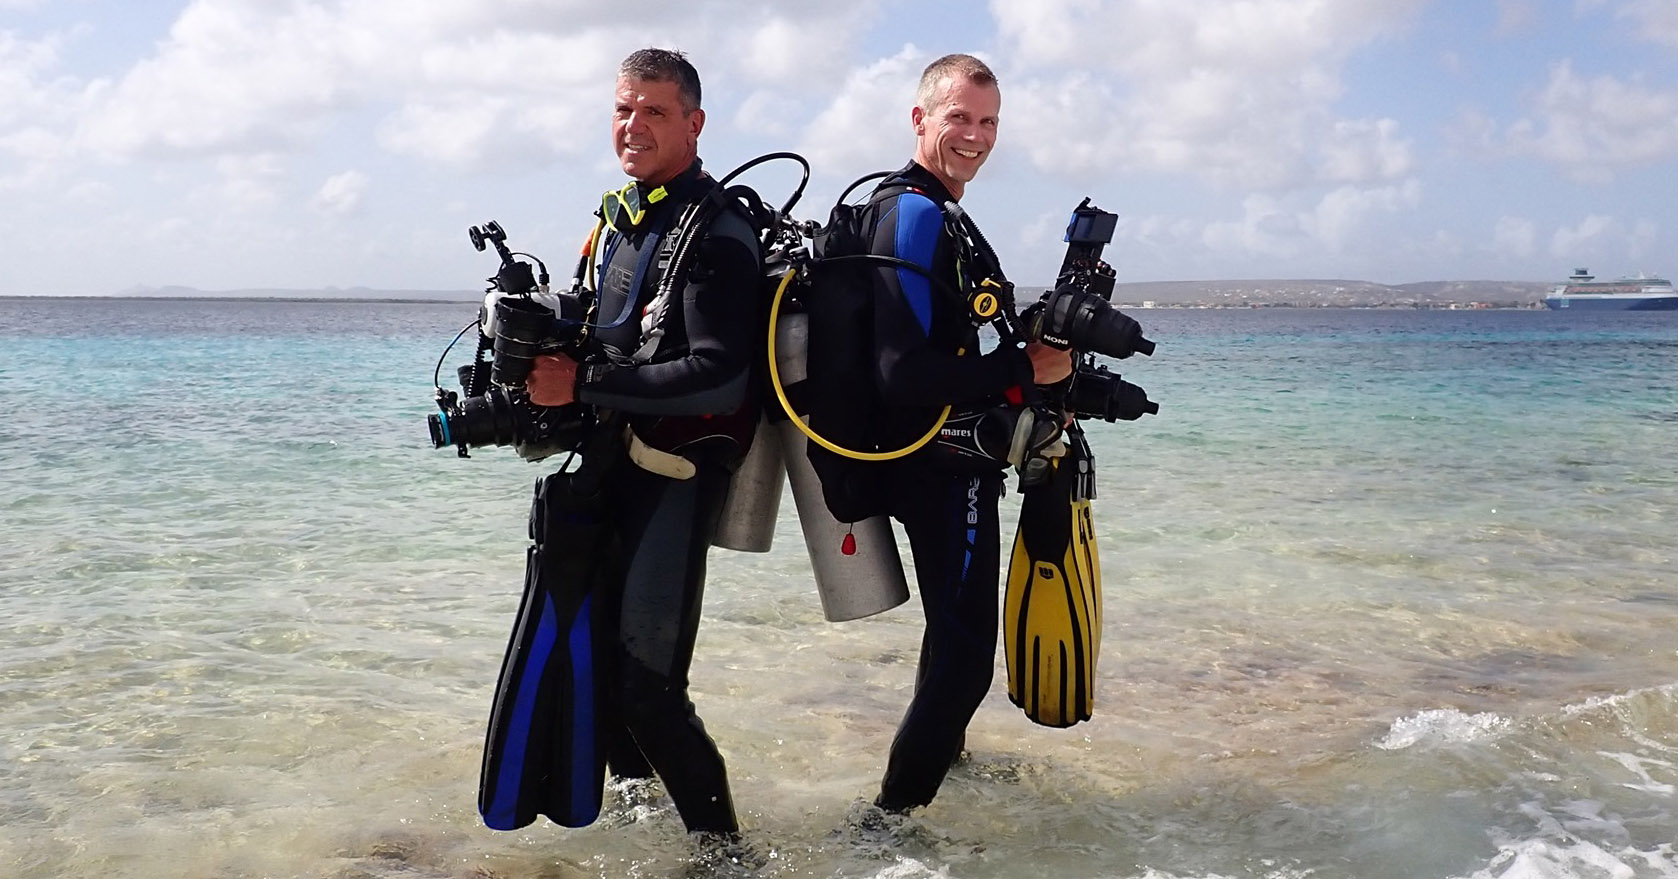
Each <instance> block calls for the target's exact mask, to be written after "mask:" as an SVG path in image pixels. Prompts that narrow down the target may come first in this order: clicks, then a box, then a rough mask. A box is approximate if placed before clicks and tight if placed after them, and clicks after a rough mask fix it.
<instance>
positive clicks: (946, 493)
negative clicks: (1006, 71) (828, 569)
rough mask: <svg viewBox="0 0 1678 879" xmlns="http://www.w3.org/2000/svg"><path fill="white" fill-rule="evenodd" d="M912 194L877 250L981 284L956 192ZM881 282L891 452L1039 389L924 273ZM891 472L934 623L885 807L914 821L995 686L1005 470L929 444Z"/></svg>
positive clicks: (886, 207)
mask: <svg viewBox="0 0 1678 879" xmlns="http://www.w3.org/2000/svg"><path fill="white" fill-rule="evenodd" d="M904 185H907V186H910V187H913V188H912V189H911V190H909V191H904V192H901V193H899V194H896V195H890V196H887V197H885V198H883V199H881V200H880V201H878V202H876V203H875V204H874V206H873V207H871V209H870V211H871V213H870V215H869V216H868V217H867V219H868V221H869V223H870V226H871V228H872V233H873V234H872V239H871V240H872V245H871V252H873V253H875V254H879V255H884V256H890V257H896V258H899V259H905V260H909V261H912V262H914V263H917V264H919V265H922V266H925V267H927V268H929V269H931V270H932V271H933V272H934V273H935V274H936V275H937V276H938V277H940V278H942V279H944V280H945V281H947V282H948V283H949V285H950V287H952V288H956V289H959V287H960V284H959V282H958V279H959V278H960V277H961V275H963V274H965V275H967V276H968V277H970V278H972V276H973V273H974V272H975V271H976V270H977V267H973V266H968V267H963V268H962V271H961V272H958V267H957V264H956V260H957V256H956V254H957V248H956V246H955V241H954V240H953V239H952V237H951V235H950V234H949V233H948V232H947V231H946V229H945V225H944V212H943V210H942V208H941V207H940V206H941V205H942V204H944V203H945V202H946V201H950V200H952V199H951V198H950V194H949V192H948V190H946V189H945V188H944V186H943V184H942V183H940V182H939V181H938V179H937V178H936V177H934V176H933V175H932V174H931V173H930V172H928V171H927V170H926V169H925V168H922V167H921V166H920V165H918V164H915V163H913V162H911V163H910V164H909V166H908V167H906V168H904V169H902V170H901V171H898V172H896V173H895V174H893V175H892V176H891V177H888V178H887V179H886V180H885V181H883V182H882V183H881V184H880V188H881V189H887V188H895V187H900V186H904ZM873 273H874V276H875V285H874V343H875V358H876V362H877V363H878V364H879V366H878V372H877V374H876V375H875V383H876V385H877V387H878V390H879V393H880V396H881V399H882V400H883V401H884V412H883V413H882V417H881V418H880V419H879V421H878V422H877V423H878V424H880V425H881V434H882V436H881V444H882V447H884V448H900V447H902V446H903V445H905V444H907V443H908V442H910V441H912V440H914V439H915V438H917V437H919V436H920V435H921V434H924V433H925V432H926V430H927V428H928V427H929V426H930V425H931V424H932V421H933V419H934V418H936V417H937V415H938V412H939V410H940V409H941V408H942V407H943V406H945V405H946V404H953V405H955V406H957V407H958V408H959V407H961V406H963V405H964V404H982V403H986V402H988V401H993V400H994V401H996V402H1000V401H1001V400H1002V398H1003V395H1004V394H1005V393H1006V392H1008V391H1009V390H1010V389H1016V388H1020V387H1023V386H1027V385H1029V384H1030V383H1031V379H1032V370H1031V361H1030V359H1029V358H1028V357H1026V355H1025V353H1024V351H1023V350H1021V349H1019V348H1017V347H1012V346H1000V347H998V348H996V349H995V350H993V351H991V352H990V353H988V354H980V353H979V337H978V331H977V330H976V329H975V328H974V326H973V324H972V322H971V321H970V320H969V319H968V316H967V308H966V305H965V303H963V302H962V301H959V300H956V299H955V298H954V297H953V296H952V295H951V294H950V293H948V292H946V291H944V290H943V289H942V288H941V287H940V286H938V285H936V284H933V283H932V282H931V281H930V280H928V279H927V278H926V277H925V276H923V275H922V274H920V273H919V272H916V271H914V270H912V269H907V268H890V267H878V268H876V269H874V270H873ZM974 280H976V278H974ZM958 352H961V353H958ZM888 466H890V467H891V468H892V471H893V472H892V474H891V476H890V478H888V479H886V480H884V482H885V483H886V484H887V485H888V486H890V488H889V491H888V498H887V503H888V507H889V509H890V512H891V515H892V517H893V518H895V519H897V520H898V521H899V522H900V523H902V525H903V528H904V531H905V533H906V534H907V535H908V537H909V546H910V549H911V551H912V553H913V556H914V562H915V580H916V585H917V587H918V590H919V592H920V597H921V607H922V609H923V611H924V612H925V614H926V631H925V633H924V635H923V636H922V639H921V652H920V665H919V668H918V670H917V674H916V687H915V695H914V698H913V699H912V700H911V701H910V703H909V709H908V711H907V713H905V714H904V716H903V721H902V723H901V724H900V725H899V726H898V729H897V735H896V736H895V738H894V739H893V740H892V746H891V756H890V758H889V760H888V762H887V764H886V774H885V779H884V780H883V781H882V783H881V787H880V796H879V798H878V800H877V802H878V803H879V805H881V806H882V807H884V808H887V809H891V810H895V811H902V810H906V809H909V808H911V807H914V806H921V805H925V804H926V803H929V802H931V801H932V798H933V796H934V795H936V794H937V793H938V786H939V785H940V784H941V783H942V782H943V780H944V775H945V774H946V772H948V770H949V767H950V764H951V763H952V762H953V761H954V760H955V759H956V757H957V755H958V753H959V751H960V749H961V744H962V740H963V737H964V735H965V733H966V729H967V724H968V721H970V720H972V718H973V713H974V712H975V711H977V710H978V707H979V703H980V702H981V701H983V700H984V697H985V694H986V692H988V691H989V689H990V683H991V675H992V671H993V669H994V667H995V657H996V638H997V627H998V620H997V580H998V577H999V576H1000V573H1001V570H1000V566H1001V559H1000V554H1001V546H1000V544H1001V535H1000V528H999V524H998V521H997V499H998V497H999V495H1000V494H1001V490H1002V481H1003V470H1002V468H1003V467H1004V466H1005V465H1003V464H1001V463H998V464H996V465H994V466H991V467H977V468H976V467H975V466H974V465H973V464H972V463H971V462H967V463H957V462H954V461H952V460H950V459H949V458H947V457H940V456H939V455H938V453H937V452H936V451H935V450H933V449H932V448H931V447H927V448H923V449H922V450H921V451H918V452H915V453H914V454H911V455H909V456H907V457H905V458H902V459H899V460H897V461H894V462H890V464H889V465H888Z"/></svg>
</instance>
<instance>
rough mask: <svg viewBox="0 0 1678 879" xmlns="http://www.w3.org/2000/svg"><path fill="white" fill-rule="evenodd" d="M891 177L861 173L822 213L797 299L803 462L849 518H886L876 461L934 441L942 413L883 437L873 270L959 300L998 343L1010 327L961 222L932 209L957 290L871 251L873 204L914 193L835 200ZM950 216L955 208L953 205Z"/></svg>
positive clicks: (991, 277)
mask: <svg viewBox="0 0 1678 879" xmlns="http://www.w3.org/2000/svg"><path fill="white" fill-rule="evenodd" d="M892 173H893V172H878V173H876V174H871V175H868V176H865V177H863V178H861V179H859V180H857V181H855V182H854V183H852V184H851V186H850V187H848V188H847V189H846V190H845V192H844V193H843V194H841V196H840V198H839V200H838V202H837V203H836V204H835V205H834V207H833V209H832V211H831V212H830V214H829V217H828V222H827V225H826V226H823V227H821V228H820V229H819V230H817V231H816V233H815V234H814V235H813V236H812V245H811V256H812V260H811V263H810V265H809V266H808V267H807V269H806V275H807V276H806V278H804V279H803V280H804V284H803V285H802V286H801V287H800V288H799V291H798V294H797V295H798V299H799V303H800V305H801V306H802V308H803V310H804V311H805V312H806V313H807V314H808V315H809V337H808V351H809V364H810V368H809V370H808V377H807V378H806V380H805V382H806V384H807V385H808V387H807V388H803V389H799V390H800V396H802V397H803V400H802V401H801V402H802V405H800V406H798V407H797V408H798V409H801V410H802V411H804V412H807V413H808V416H809V419H808V421H809V431H808V434H810V439H811V440H812V442H811V443H810V445H809V447H808V457H809V460H810V464H811V466H812V468H813V469H814V470H815V471H816V474H817V476H818V477H819V478H820V480H821V484H822V493H823V500H824V501H825V502H826V505H827V507H828V510H829V511H830V512H831V513H832V514H833V516H834V518H836V519H838V520H839V521H841V522H859V521H862V520H864V519H867V518H869V517H871V516H875V515H880V514H882V513H884V512H886V509H887V499H888V484H887V480H888V479H889V478H890V476H891V474H890V469H889V467H888V466H886V464H885V462H887V461H893V460H897V459H899V458H905V457H907V456H909V455H910V454H913V453H915V452H916V451H918V450H919V449H921V448H923V447H925V446H926V445H927V444H929V443H932V442H934V441H935V440H937V439H938V438H939V436H940V431H941V430H942V429H943V427H944V425H945V422H946V419H948V418H949V417H950V414H951V407H949V406H945V407H943V409H942V411H941V412H938V413H936V415H935V417H930V418H929V420H928V422H927V428H928V429H927V430H926V431H925V432H924V433H922V434H920V435H919V436H918V437H917V438H915V439H913V440H912V441H909V442H907V443H905V442H904V441H903V438H901V437H887V436H886V434H887V431H886V430H885V429H884V427H885V421H886V418H885V413H886V412H887V409H886V405H885V402H884V400H883V399H882V397H881V394H880V392H879V389H878V387H877V385H876V383H875V374H876V372H877V367H878V364H876V363H875V349H874V346H873V344H872V340H873V339H874V335H875V328H874V318H875V315H874V280H873V278H871V277H870V273H871V272H874V271H876V270H878V269H879V268H880V267H881V266H883V265H884V266H887V267H891V266H896V267H901V268H907V269H909V270H911V271H916V272H918V273H920V274H921V275H923V276H924V277H926V278H927V279H928V280H929V282H930V283H931V285H932V288H933V290H934V295H937V296H942V297H946V298H947V299H950V300H952V301H956V302H962V303H965V304H964V306H963V307H964V308H966V310H967V311H968V316H969V318H970V319H971V320H972V321H973V325H974V327H975V328H976V327H977V326H979V325H980V324H983V323H987V322H992V321H995V322H996V323H997V328H998V332H999V334H1000V335H1002V336H1003V337H1004V339H1006V340H1008V341H1010V342H1011V341H1013V340H1014V338H1015V337H1016V336H1017V334H1016V333H1015V332H1014V331H1013V329H1012V327H1011V323H1010V321H1011V318H1012V311H1013V303H1012V295H1011V287H1010V286H1008V285H1007V283H1006V281H1004V280H1002V278H1001V272H1000V267H999V266H998V264H997V260H996V258H995V254H994V253H993V252H991V251H990V248H989V246H988V244H986V243H984V241H983V237H982V236H980V235H978V234H977V230H976V229H974V228H973V227H972V223H971V221H970V220H967V219H966V218H965V217H964V216H961V215H959V213H956V212H952V210H951V206H950V205H947V204H946V205H940V206H939V207H940V210H941V211H942V212H943V214H944V217H945V229H946V230H947V231H948V232H949V233H950V234H951V237H952V240H954V241H955V242H956V243H957V250H958V253H957V274H958V278H959V281H960V282H961V283H962V286H963V287H965V288H967V289H965V290H963V289H957V288H956V287H953V286H951V285H950V284H949V282H948V280H946V279H945V278H941V277H939V276H938V274H937V273H936V272H934V271H931V270H929V269H927V268H925V267H923V266H921V265H919V264H918V263H914V262H910V261H908V260H902V259H896V258H893V257H887V256H883V255H879V254H873V253H871V242H870V235H871V233H872V231H873V229H874V226H875V224H876V221H877V216H876V215H877V213H878V211H879V210H880V208H881V205H882V204H884V203H886V202H887V201H889V200H890V199H892V198H893V197H895V196H900V195H902V194H904V193H907V192H921V193H922V194H923V195H924V194H925V193H924V192H922V190H921V189H919V188H918V187H916V186H915V185H913V184H912V183H907V182H895V181H888V182H887V183H886V184H884V185H882V186H880V187H879V188H877V189H876V190H875V191H874V192H873V193H872V194H871V195H870V196H869V198H868V199H867V200H865V201H864V202H862V203H861V204H851V203H848V202H847V201H846V200H845V199H846V196H847V195H849V193H850V192H851V191H852V190H854V189H855V188H856V187H857V186H859V185H861V184H862V183H864V182H867V181H869V180H873V179H877V178H881V177H887V178H889V177H890V176H891V175H892ZM958 210H959V209H958Z"/></svg>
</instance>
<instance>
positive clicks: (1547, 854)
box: [1468, 837, 1678, 879]
mask: <svg viewBox="0 0 1678 879" xmlns="http://www.w3.org/2000/svg"><path fill="white" fill-rule="evenodd" d="M1638 877H1659V879H1675V877H1678V861H1675V860H1674V859H1673V848H1672V845H1671V844H1666V845H1661V846H1658V847H1656V848H1654V849H1651V850H1647V851H1643V850H1638V849H1634V848H1625V849H1620V850H1618V851H1610V850H1609V849H1607V848H1604V847H1602V846H1600V845H1596V844H1595V843H1591V842H1586V841H1583V840H1580V839H1576V838H1571V837H1569V838H1566V839H1559V840H1552V839H1527V840H1521V841H1519V842H1512V843H1507V844H1504V845H1502V846H1500V847H1499V851H1498V853H1497V856H1496V857H1494V858H1492V860H1491V862H1490V863H1488V864H1487V865H1486V866H1485V867H1483V868H1481V869H1479V870H1476V871H1474V872H1473V873H1471V874H1469V876H1468V879H1638Z"/></svg>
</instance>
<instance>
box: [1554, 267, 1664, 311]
mask: <svg viewBox="0 0 1678 879" xmlns="http://www.w3.org/2000/svg"><path fill="white" fill-rule="evenodd" d="M1544 304H1545V305H1548V306H1549V307H1550V308H1551V309H1553V310H1560V309H1564V308H1566V309H1575V308H1579V309H1590V310H1592V311H1672V310H1678V290H1674V289H1673V288H1672V282H1671V281H1668V280H1666V279H1665V278H1649V277H1644V276H1643V275H1638V276H1637V277H1635V278H1621V279H1619V280H1618V281H1598V280H1597V279H1596V278H1595V277H1594V276H1593V275H1591V274H1590V272H1589V271H1587V270H1585V269H1574V271H1573V275H1572V276H1571V277H1569V278H1568V279H1567V283H1565V284H1557V285H1556V286H1555V289H1553V290H1551V291H1550V292H1549V293H1548V294H1546V295H1545V296H1544Z"/></svg>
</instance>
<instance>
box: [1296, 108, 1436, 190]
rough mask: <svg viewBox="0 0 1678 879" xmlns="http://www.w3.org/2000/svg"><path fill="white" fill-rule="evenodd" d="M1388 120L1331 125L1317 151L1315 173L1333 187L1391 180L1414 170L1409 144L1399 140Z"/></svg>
mask: <svg viewBox="0 0 1678 879" xmlns="http://www.w3.org/2000/svg"><path fill="white" fill-rule="evenodd" d="M1397 134H1398V123H1397V122H1396V121H1394V120H1392V119H1379V120H1375V121H1370V120H1366V119H1359V120H1344V121H1340V122H1336V123H1334V125H1333V127H1332V128H1331V129H1330V131H1329V134H1328V137H1327V138H1326V139H1325V140H1324V142H1323V143H1322V144H1321V146H1320V147H1319V150H1320V152H1321V161H1320V162H1319V167H1318V173H1319V174H1320V175H1321V176H1322V178H1323V179H1324V180H1328V181H1331V182H1336V183H1366V182H1370V181H1376V180H1394V179H1397V178H1399V177H1403V176H1404V175H1406V174H1408V173H1410V171H1411V170H1412V168H1413V167H1414V166H1415V159H1414V158H1413V156H1412V155H1411V142H1410V141H1409V140H1400V139H1399V138H1398V136H1397Z"/></svg>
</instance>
